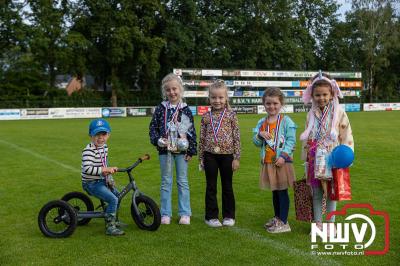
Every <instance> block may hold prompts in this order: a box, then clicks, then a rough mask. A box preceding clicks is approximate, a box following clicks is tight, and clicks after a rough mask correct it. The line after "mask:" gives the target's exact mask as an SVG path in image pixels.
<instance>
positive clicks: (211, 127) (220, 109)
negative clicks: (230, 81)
mask: <svg viewBox="0 0 400 266" xmlns="http://www.w3.org/2000/svg"><path fill="white" fill-rule="evenodd" d="M208 97H209V101H210V105H211V110H210V111H209V112H207V113H205V114H204V115H203V117H202V119H201V128H200V144H199V146H200V147H199V155H200V157H199V159H200V168H201V169H204V171H205V174H206V181H207V187H206V196H205V202H206V214H205V223H206V224H207V225H208V226H210V227H220V226H222V225H224V226H233V225H234V224H235V197H234V194H233V187H232V176H233V171H236V170H237V169H238V168H239V159H240V132H239V126H238V120H237V117H236V114H235V113H234V112H233V111H232V110H231V108H230V106H229V100H228V88H227V87H226V85H225V83H224V81H216V82H214V83H213V84H211V85H210V87H209V95H208ZM218 171H219V172H220V175H221V185H222V218H223V220H222V224H221V222H220V220H219V219H218V215H219V213H218V212H219V211H218V203H217V181H218V179H217V178H218Z"/></svg>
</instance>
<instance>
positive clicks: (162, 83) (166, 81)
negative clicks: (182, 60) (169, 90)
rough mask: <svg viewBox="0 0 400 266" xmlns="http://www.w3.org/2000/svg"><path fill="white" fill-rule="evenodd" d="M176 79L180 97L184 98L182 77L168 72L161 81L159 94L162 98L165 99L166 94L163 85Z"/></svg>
mask: <svg viewBox="0 0 400 266" xmlns="http://www.w3.org/2000/svg"><path fill="white" fill-rule="evenodd" d="M170 81H176V82H177V83H178V86H179V89H180V91H181V99H182V100H184V97H183V94H184V92H185V87H184V86H183V83H182V79H181V77H180V76H178V75H175V74H174V73H169V74H168V75H166V76H165V77H164V78H163V79H162V81H161V94H162V97H163V99H164V100H166V99H167V94H166V93H165V87H166V85H167V83H168V82H170Z"/></svg>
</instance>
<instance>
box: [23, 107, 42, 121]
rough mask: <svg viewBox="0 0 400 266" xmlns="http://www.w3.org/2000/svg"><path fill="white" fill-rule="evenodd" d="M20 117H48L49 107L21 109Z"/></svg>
mask: <svg viewBox="0 0 400 266" xmlns="http://www.w3.org/2000/svg"><path fill="white" fill-rule="evenodd" d="M21 119H49V109H47V108H28V109H21Z"/></svg>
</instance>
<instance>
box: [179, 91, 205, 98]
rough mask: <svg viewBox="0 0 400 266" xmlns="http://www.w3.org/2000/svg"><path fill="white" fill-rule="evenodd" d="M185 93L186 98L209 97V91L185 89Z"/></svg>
mask: <svg viewBox="0 0 400 266" xmlns="http://www.w3.org/2000/svg"><path fill="white" fill-rule="evenodd" d="M183 95H184V97H186V98H201V97H203V98H204V97H208V91H184V93H183Z"/></svg>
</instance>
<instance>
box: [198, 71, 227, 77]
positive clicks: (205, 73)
mask: <svg viewBox="0 0 400 266" xmlns="http://www.w3.org/2000/svg"><path fill="white" fill-rule="evenodd" d="M201 75H202V76H203V77H220V76H222V70H221V69H202V70H201Z"/></svg>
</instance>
